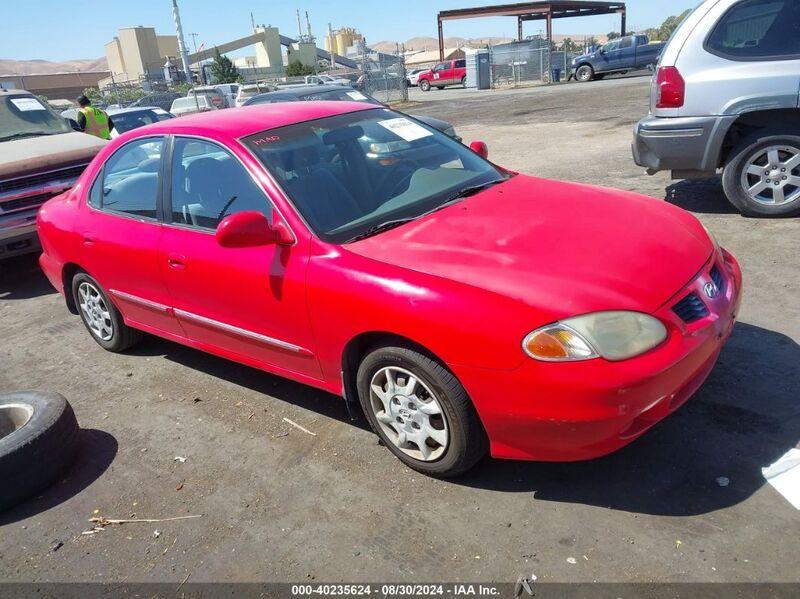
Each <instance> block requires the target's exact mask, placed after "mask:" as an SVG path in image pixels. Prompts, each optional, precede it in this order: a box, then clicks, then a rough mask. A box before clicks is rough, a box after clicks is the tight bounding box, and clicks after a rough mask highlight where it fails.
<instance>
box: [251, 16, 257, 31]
mask: <svg viewBox="0 0 800 599" xmlns="http://www.w3.org/2000/svg"><path fill="white" fill-rule="evenodd" d="M250 27H251V28H252V29H253V32H254V33H255V30H256V20H255V17H253V13H252V12H251V13H250Z"/></svg>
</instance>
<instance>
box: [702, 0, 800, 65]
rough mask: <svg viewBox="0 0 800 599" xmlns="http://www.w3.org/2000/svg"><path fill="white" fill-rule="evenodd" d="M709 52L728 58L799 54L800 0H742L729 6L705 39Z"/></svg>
mask: <svg viewBox="0 0 800 599" xmlns="http://www.w3.org/2000/svg"><path fill="white" fill-rule="evenodd" d="M706 49H707V50H708V51H709V52H711V53H712V54H716V55H717V56H721V57H723V58H728V59H730V60H744V61H757V60H787V59H792V58H798V57H800V2H797V0H744V1H743V2H739V3H738V4H736V5H734V6H733V7H731V9H730V10H728V12H727V13H725V15H723V17H722V18H721V19H720V20H719V22H718V23H717V24H716V25H715V26H714V29H713V30H712V32H711V35H709V37H708V40H707V41H706Z"/></svg>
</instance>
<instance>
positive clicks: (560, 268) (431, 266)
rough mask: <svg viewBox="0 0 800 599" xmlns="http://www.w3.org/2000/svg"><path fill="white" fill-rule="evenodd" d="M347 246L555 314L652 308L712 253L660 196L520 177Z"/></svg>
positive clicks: (692, 222)
mask: <svg viewBox="0 0 800 599" xmlns="http://www.w3.org/2000/svg"><path fill="white" fill-rule="evenodd" d="M345 247H346V248H347V249H348V250H349V251H351V252H354V253H356V254H359V255H362V256H364V257H367V258H371V259H373V260H377V261H380V262H384V263H387V264H393V265H396V266H399V267H402V268H406V269H410V270H413V271H418V272H421V273H426V274H429V275H434V276H437V277H441V278H445V279H449V280H454V281H457V282H460V283H463V284H467V285H471V286H474V287H478V288H481V289H486V290H489V291H492V292H495V293H498V294H501V295H503V296H506V297H509V298H511V299H514V300H518V301H521V302H524V303H526V304H528V305H530V306H532V307H535V308H539V309H546V310H549V311H550V312H552V313H553V314H555V315H556V317H557V318H564V317H567V316H572V315H577V314H583V313H587V312H592V311H598V310H636V311H640V312H646V313H651V312H654V311H655V310H657V309H658V308H660V307H661V306H662V305H663V304H664V303H665V302H666V301H667V300H669V299H670V298H671V297H672V296H673V295H675V293H677V292H678V291H679V290H680V289H681V288H682V287H683V286H685V285H686V284H687V283H688V282H689V281H691V280H692V278H693V277H694V276H695V275H696V274H697V273H698V272H699V271H700V269H701V268H702V267H703V265H704V264H705V263H706V262H707V261H708V259H709V258H710V256H711V253H712V252H713V245H712V242H711V241H710V239H709V238H708V236H707V235H706V234H705V232H704V231H703V229H702V227H701V225H700V224H699V223H698V222H697V221H696V219H694V217H692V216H691V215H689V214H688V213H686V212H684V211H683V210H681V209H679V208H676V207H674V206H671V205H669V204H666V203H664V202H662V201H659V200H655V199H653V198H647V197H644V196H639V195H636V194H632V193H628V192H623V191H616V190H611V189H603V188H599V187H592V186H587V185H577V184H570V183H561V182H556V181H548V180H542V179H535V178H532V177H526V176H523V175H518V176H516V177H513V178H512V179H510V180H508V181H507V182H505V183H503V184H501V185H497V186H494V187H491V188H489V189H487V190H486V191H484V192H481V193H479V194H477V195H475V196H473V197H471V198H468V199H466V200H464V201H463V202H460V203H458V204H454V205H452V206H449V207H447V208H445V209H443V210H440V211H438V212H435V213H433V214H431V215H429V216H427V217H423V218H421V219H419V220H416V221H413V222H411V223H408V224H406V225H403V226H401V227H398V228H396V229H391V230H389V231H386V232H384V233H382V234H379V235H376V236H373V237H369V238H367V239H364V240H362V241H359V242H356V243H353V244H349V245H347V246H345Z"/></svg>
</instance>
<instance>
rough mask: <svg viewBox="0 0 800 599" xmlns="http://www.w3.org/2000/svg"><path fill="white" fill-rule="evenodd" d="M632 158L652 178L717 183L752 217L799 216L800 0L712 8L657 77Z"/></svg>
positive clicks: (715, 3) (686, 32) (694, 17)
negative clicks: (716, 179)
mask: <svg viewBox="0 0 800 599" xmlns="http://www.w3.org/2000/svg"><path fill="white" fill-rule="evenodd" d="M633 154H634V159H635V160H636V164H638V165H640V166H643V167H646V168H647V170H648V173H650V174H653V173H655V172H657V171H664V170H671V171H672V175H673V178H675V179H691V178H702V177H710V176H714V175H715V174H716V173H717V172H718V170H719V169H722V184H723V187H724V189H725V195H726V196H727V197H728V199H729V200H730V202H731V203H732V204H733V205H734V206H736V208H738V209H739V211H740V212H741V213H742V214H745V215H747V216H795V215H800V0H706V1H705V2H703V3H702V4H701V5H700V6H698V7H697V8H696V9H695V10H694V12H693V13H692V14H690V15H689V16H688V17H687V18H686V20H685V21H683V23H682V24H681V25H680V27H679V28H678V29H677V30H676V31H675V33H674V34H673V36H672V38H671V39H670V41H669V43H668V44H667V47H666V48H665V49H664V52H663V54H662V55H661V60H660V62H659V65H658V69H657V72H656V75H655V76H654V77H653V87H652V93H651V107H650V115H649V116H647V117H645V118H644V119H642V120H641V121H640V122H639V124H638V125H637V126H636V131H635V139H634V144H633Z"/></svg>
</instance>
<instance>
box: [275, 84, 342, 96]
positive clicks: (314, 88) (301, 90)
mask: <svg viewBox="0 0 800 599" xmlns="http://www.w3.org/2000/svg"><path fill="white" fill-rule="evenodd" d="M343 89H344V90H346V89H348V88H346V87H344V86H342V85H303V86H300V87H287V88H282V87H279V88H278V90H277V91H274V92H266V93H265V94H262V95H265V96H269V95H270V94H276V95H277V94H284V95H285V94H289V95H292V96H297V97H298V98H299V97H300V96H305V95H306V94H313V93H317V94H319V93H322V92H334V91H339V92H340V91H342V90H343ZM350 91H353V90H352V89H351V90H350Z"/></svg>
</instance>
